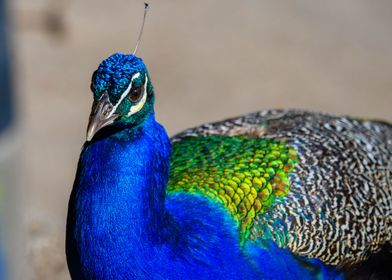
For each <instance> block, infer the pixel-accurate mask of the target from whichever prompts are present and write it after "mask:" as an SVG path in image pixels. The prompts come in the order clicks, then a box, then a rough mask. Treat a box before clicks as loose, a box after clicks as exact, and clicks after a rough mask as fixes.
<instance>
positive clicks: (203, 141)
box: [168, 136, 298, 242]
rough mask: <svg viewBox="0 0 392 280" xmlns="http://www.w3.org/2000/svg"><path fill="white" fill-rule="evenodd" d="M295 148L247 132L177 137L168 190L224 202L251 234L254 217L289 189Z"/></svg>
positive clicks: (242, 233) (244, 231)
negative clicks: (239, 134)
mask: <svg viewBox="0 0 392 280" xmlns="http://www.w3.org/2000/svg"><path fill="white" fill-rule="evenodd" d="M297 162H298V158H297V153H296V152H295V150H294V149H292V148H290V147H287V146H286V145H285V144H284V143H283V142H278V141H275V140H273V139H268V138H252V137H248V136H233V137H230V136H205V137H187V138H184V139H181V140H180V141H178V142H174V143H173V154H172V161H171V167H170V181H169V184H168V192H169V193H170V192H187V193H192V194H198V195H203V196H206V197H208V198H209V199H211V200H213V201H215V202H218V203H220V204H222V205H223V206H224V207H225V208H226V209H227V211H228V212H229V213H230V214H231V215H232V217H233V218H234V220H235V221H236V223H237V225H238V227H239V230H240V241H241V242H243V241H244V240H246V239H247V238H248V236H249V231H250V229H251V227H252V226H253V222H254V218H255V217H256V216H257V215H259V214H263V213H264V212H265V211H266V210H267V209H268V207H270V206H271V204H272V203H273V202H274V200H275V199H276V198H278V197H284V196H285V195H286V194H287V193H288V192H289V190H290V182H289V177H288V175H289V174H290V172H291V171H292V170H293V168H294V165H295V164H296V163H297Z"/></svg>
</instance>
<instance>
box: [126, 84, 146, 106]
mask: <svg viewBox="0 0 392 280" xmlns="http://www.w3.org/2000/svg"><path fill="white" fill-rule="evenodd" d="M143 93H144V86H135V87H133V88H132V89H131V91H130V92H129V94H128V98H129V100H131V101H132V102H139V101H140V99H142V97H143Z"/></svg>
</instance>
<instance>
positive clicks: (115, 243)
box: [67, 114, 176, 266]
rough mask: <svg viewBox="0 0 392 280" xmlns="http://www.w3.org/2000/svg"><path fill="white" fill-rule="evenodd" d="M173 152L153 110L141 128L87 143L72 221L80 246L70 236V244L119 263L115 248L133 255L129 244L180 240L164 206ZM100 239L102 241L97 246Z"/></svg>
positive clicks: (84, 254) (86, 253) (80, 253)
mask: <svg viewBox="0 0 392 280" xmlns="http://www.w3.org/2000/svg"><path fill="white" fill-rule="evenodd" d="M170 154H171V146H170V141H169V138H168V136H167V134H166V132H165V130H164V128H163V127H162V126H161V125H160V124H158V123H157V122H156V121H155V118H154V114H151V115H150V116H149V117H148V118H147V120H146V121H145V122H144V123H143V125H142V126H140V127H138V128H134V129H132V128H129V129H124V130H122V131H120V132H117V133H115V134H112V135H110V136H108V137H104V138H102V139H100V140H95V141H93V142H91V143H88V144H86V146H85V147H84V149H83V151H82V154H81V157H80V161H79V166H78V171H77V172H78V173H77V176H76V180H75V183H74V189H73V192H72V195H71V200H70V209H72V211H71V212H70V213H69V217H68V225H67V228H68V229H69V230H70V229H72V230H73V234H71V235H70V236H76V237H75V239H79V242H78V244H79V245H78V246H77V247H79V248H74V245H75V240H67V250H74V251H75V250H76V251H77V252H74V253H77V255H78V256H79V257H80V259H83V260H86V259H88V258H89V257H90V256H97V254H98V255H99V257H100V258H102V261H104V262H109V263H110V262H113V263H115V262H116V261H115V260H114V258H116V256H113V251H116V252H118V255H117V257H118V258H124V257H127V258H128V259H129V260H131V259H132V256H130V255H128V254H130V253H131V252H130V251H129V248H133V250H141V251H142V250H143V248H145V247H146V246H145V244H146V242H148V243H162V242H165V243H167V242H169V243H171V241H173V242H175V240H176V232H175V228H176V226H174V222H173V221H172V219H171V217H170V216H169V215H168V213H167V211H166V210H165V190H166V186H167V182H168V177H169V164H170ZM165 229H167V230H165ZM87 235H89V236H94V239H92V238H90V239H89V238H85V236H87ZM111 237H115V238H111ZM80 240H83V242H80ZM100 241H102V243H103V244H104V245H103V246H102V244H100V246H97V242H100ZM143 244H144V245H143ZM68 247H72V248H68ZM96 248H100V251H96V250H97V249H96ZM102 248H103V249H102ZM125 255H126V256H125ZM120 256H122V257H120ZM135 261H136V260H135ZM85 265H86V266H94V262H93V261H92V263H89V264H85Z"/></svg>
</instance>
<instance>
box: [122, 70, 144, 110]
mask: <svg viewBox="0 0 392 280" xmlns="http://www.w3.org/2000/svg"><path fill="white" fill-rule="evenodd" d="M147 81H148V77H147V75H145V81H144V87H143V89H144V92H143V97H142V99H141V100H140V101H139V103H137V104H136V105H135V106H132V107H131V109H130V110H129V113H128V114H127V117H130V116H132V115H133V114H135V113H137V112H139V111H140V110H141V109H142V108H143V106H144V104H145V103H146V100H147ZM128 92H129V90H128Z"/></svg>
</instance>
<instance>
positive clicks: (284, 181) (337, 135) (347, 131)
mask: <svg viewBox="0 0 392 280" xmlns="http://www.w3.org/2000/svg"><path fill="white" fill-rule="evenodd" d="M172 143H173V150H174V153H173V159H172V160H173V162H172V166H171V173H170V183H169V191H186V192H197V193H201V194H203V195H206V196H209V197H211V199H213V200H215V201H218V202H220V203H222V204H223V205H224V206H225V207H226V208H227V209H228V211H229V213H231V214H232V215H233V217H234V218H235V219H236V220H237V221H238V224H239V228H240V231H241V233H242V235H241V236H242V239H247V238H250V239H252V240H254V241H256V242H257V241H262V240H266V239H267V240H273V241H274V242H275V243H276V244H278V246H280V247H284V248H288V249H290V250H291V251H292V252H294V253H295V254H297V255H302V256H306V257H310V258H319V259H321V260H322V261H323V262H325V263H326V264H334V265H345V264H352V263H357V262H359V261H361V260H364V259H366V258H367V256H369V254H371V253H373V252H377V251H378V250H380V248H381V247H382V246H383V244H385V243H386V242H388V240H389V242H390V241H391V240H392V218H391V217H392V215H391V214H392V203H391V201H390V198H391V197H392V127H391V126H390V125H389V124H386V123H382V122H377V121H368V120H358V119H352V118H348V117H336V116H331V115H327V114H319V113H311V112H306V111H299V110H270V111H261V112H256V113H252V114H248V115H244V116H240V117H236V118H232V119H227V120H224V121H220V122H215V123H209V124H204V125H202V126H199V127H196V128H192V129H188V130H185V131H184V132H182V133H180V134H177V135H175V136H174V137H173V138H172ZM260 151H262V152H260ZM260 154H263V156H260ZM269 155H271V158H270V156H269ZM269 167H272V168H273V171H272V170H271V172H269V171H268V168H269ZM264 176H267V177H264ZM259 182H261V184H260V183H259ZM277 182H278V183H277ZM289 186H290V188H289ZM263 194H268V195H266V196H263ZM259 198H261V199H260V200H258V199H259ZM265 198H267V199H266V200H265V201H263V199H265ZM259 202H261V207H259V204H258V203H259ZM269 205H272V207H268V206H269ZM256 210H258V211H256Z"/></svg>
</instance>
